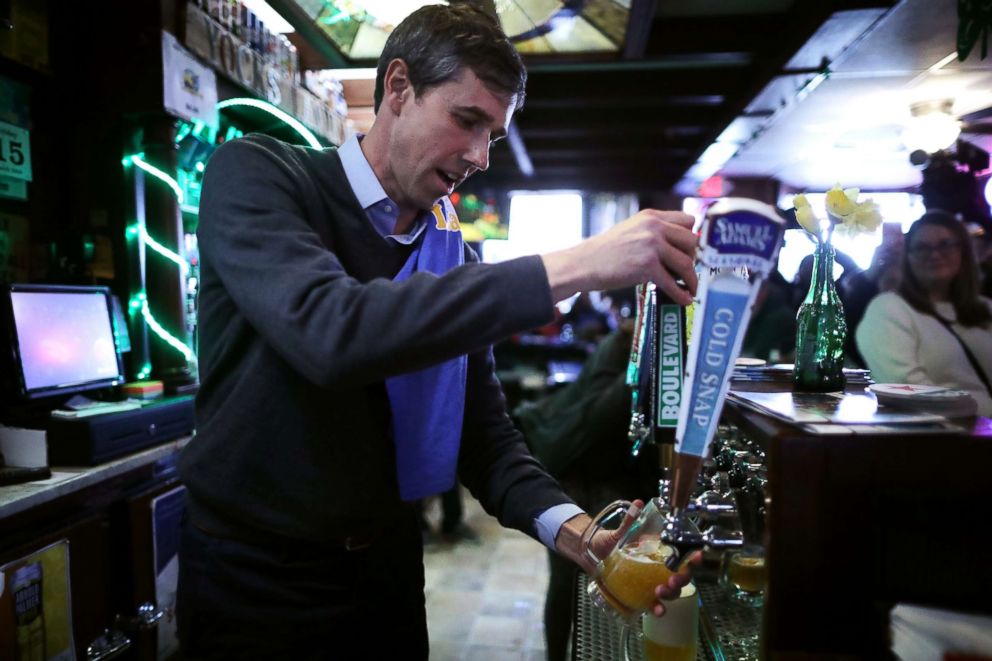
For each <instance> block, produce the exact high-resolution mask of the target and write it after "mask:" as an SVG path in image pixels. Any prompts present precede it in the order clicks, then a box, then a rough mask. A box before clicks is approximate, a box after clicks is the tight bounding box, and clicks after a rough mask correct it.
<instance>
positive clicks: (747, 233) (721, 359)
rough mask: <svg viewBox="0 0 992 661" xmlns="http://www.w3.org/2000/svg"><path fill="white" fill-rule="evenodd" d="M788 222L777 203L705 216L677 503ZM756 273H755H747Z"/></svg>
mask: <svg viewBox="0 0 992 661" xmlns="http://www.w3.org/2000/svg"><path fill="white" fill-rule="evenodd" d="M784 230H785V224H784V222H783V221H782V219H781V218H780V217H779V215H778V213H777V212H776V211H775V209H774V208H773V207H771V206H770V205H767V204H764V203H762V202H757V201H755V200H746V199H740V198H726V199H723V200H720V201H719V202H717V203H716V204H714V205H713V206H712V207H710V209H709V211H708V212H707V214H706V220H705V222H704V224H703V229H702V236H701V239H700V251H699V259H700V262H701V263H702V265H703V270H702V274H701V277H700V280H699V287H698V290H697V297H698V299H699V303H698V304H697V306H696V311H695V313H694V315H693V327H692V334H691V342H690V345H689V357H688V360H687V361H686V378H685V389H684V402H683V405H682V406H681V408H680V410H679V419H678V427H677V429H676V434H675V437H676V441H675V442H676V447H675V451H676V460H675V465H676V475H675V480H674V487H673V492H672V505H673V506H675V507H677V508H680V509H681V508H683V507H685V506H686V505H687V504H688V502H689V498H690V496H691V494H692V490H693V488H694V486H695V482H696V476H697V475H698V474H699V471H700V469H701V465H702V460H703V458H704V457H706V456H708V454H709V446H710V443H711V442H712V440H713V437H714V435H715V432H716V427H717V424H718V422H719V418H720V413H721V412H722V410H723V402H724V400H725V399H726V396H727V391H728V389H729V387H730V376H731V373H732V370H733V367H734V362H735V360H736V359H737V355H738V354H739V353H740V348H741V344H742V343H743V341H744V332H745V330H746V329H747V323H748V321H749V319H750V316H751V308H752V306H753V304H754V299H755V297H756V295H757V292H758V288H759V287H760V285H761V282H762V281H763V279H764V277H765V276H766V275H767V274H768V273H769V272H770V271H771V269H772V268H773V267H774V262H775V258H776V256H777V255H778V250H779V248H780V247H781V245H782V237H783V233H784ZM747 272H749V273H750V276H745V275H744V274H745V273H747Z"/></svg>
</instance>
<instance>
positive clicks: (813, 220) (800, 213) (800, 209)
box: [792, 193, 820, 238]
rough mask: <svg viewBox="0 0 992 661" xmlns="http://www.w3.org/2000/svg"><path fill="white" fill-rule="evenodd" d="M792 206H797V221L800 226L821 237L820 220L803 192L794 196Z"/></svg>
mask: <svg viewBox="0 0 992 661" xmlns="http://www.w3.org/2000/svg"><path fill="white" fill-rule="evenodd" d="M792 206H794V207H795V208H796V222H798V223H799V225H800V227H802V228H803V229H804V230H806V231H807V232H809V233H810V234H812V235H813V236H815V237H817V238H819V236H820V221H819V220H818V219H817V217H816V216H815V215H814V214H813V208H812V207H811V206H810V205H809V200H807V199H806V196H805V195H803V194H801V193H800V194H799V195H796V196H795V197H794V198H792Z"/></svg>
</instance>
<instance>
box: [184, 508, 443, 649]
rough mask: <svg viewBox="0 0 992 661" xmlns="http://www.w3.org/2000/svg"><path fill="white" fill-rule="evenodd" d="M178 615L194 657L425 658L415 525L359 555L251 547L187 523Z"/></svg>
mask: <svg viewBox="0 0 992 661" xmlns="http://www.w3.org/2000/svg"><path fill="white" fill-rule="evenodd" d="M176 611H177V624H178V629H179V640H180V644H181V646H182V652H183V655H184V656H185V657H186V658H190V659H239V660H240V659H293V660H294V661H298V660H300V661H302V660H312V659H368V658H402V659H427V656H428V642H427V617H426V612H425V609H424V565H423V549H422V546H421V536H420V531H419V527H418V525H417V521H416V518H415V517H414V516H413V513H412V512H411V513H410V516H408V517H404V518H403V520H402V521H401V522H400V524H399V525H398V526H397V528H396V529H395V530H394V529H390V530H388V531H386V533H385V534H384V535H382V536H380V537H379V538H378V539H377V541H375V542H374V543H373V544H372V545H371V546H369V547H368V548H365V549H361V550H353V551H349V550H346V549H345V548H343V547H322V548H316V547H313V546H305V545H302V544H300V543H287V544H279V543H272V544H269V543H266V544H265V545H264V546H261V545H257V544H248V543H245V542H242V541H235V540H231V539H223V538H220V537H216V536H213V535H210V534H207V533H206V532H204V531H203V530H201V529H199V528H197V527H196V526H194V525H193V524H192V523H191V522H189V521H188V520H187V521H184V522H183V529H182V537H181V540H180V548H179V591H178V595H177V604H176Z"/></svg>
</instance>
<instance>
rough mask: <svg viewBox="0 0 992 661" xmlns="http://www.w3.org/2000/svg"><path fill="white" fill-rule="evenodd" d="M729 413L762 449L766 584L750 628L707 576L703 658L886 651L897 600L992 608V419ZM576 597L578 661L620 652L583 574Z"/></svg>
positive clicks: (737, 409)
mask: <svg viewBox="0 0 992 661" xmlns="http://www.w3.org/2000/svg"><path fill="white" fill-rule="evenodd" d="M737 388H738V386H737V385H736V384H735V385H734V386H733V387H732V390H734V389H737ZM740 389H741V390H744V389H747V390H760V391H764V392H788V391H789V386H788V385H782V384H768V383H762V384H746V385H744V386H742V387H741V388H740ZM853 390H856V391H857V392H862V391H861V390H860V389H853ZM721 422H722V424H723V425H728V426H730V427H732V428H733V429H734V430H736V432H735V433H738V434H741V435H744V436H746V437H747V438H748V439H749V440H750V441H753V442H756V443H757V445H760V447H761V448H762V449H763V451H764V453H765V455H766V461H767V465H766V473H767V485H766V496H767V498H766V508H767V514H766V517H765V548H766V558H767V563H768V564H767V567H768V584H767V589H766V591H765V604H764V607H763V608H762V609H761V610H760V611H755V613H756V619H755V621H754V622H752V623H751V624H752V625H753V630H752V629H747V628H745V629H744V630H740V629H739V628H737V627H736V625H732V624H730V623H729V621H728V620H726V619H725V618H724V616H723V615H722V614H721V613H720V611H719V608H720V604H721V603H725V602H726V599H725V598H723V597H722V595H721V594H720V591H719V588H717V586H716V585H715V583H714V582H713V581H712V580H710V581H709V582H707V579H706V578H705V577H700V580H698V581H697V586H698V587H699V589H700V595H701V597H702V610H701V620H700V646H699V650H700V652H699V656H698V658H700V659H703V658H707V659H722V658H726V659H739V658H758V656H759V655H760V657H761V658H771V659H775V658H797V657H802V658H803V659H819V658H823V659H826V658H833V659H836V658H851V659H853V658H886V657H887V656H889V641H888V618H889V613H890V611H891V609H892V608H893V607H894V606H895V605H896V604H897V603H910V604H917V605H923V606H933V607H937V608H944V609H948V610H953V611H962V612H972V613H977V614H986V615H988V614H992V600H990V599H989V594H990V593H992V573H990V570H989V561H988V558H989V556H988V549H989V548H990V547H992V527H990V526H989V525H988V505H989V485H990V484H992V420H989V419H986V418H977V419H974V418H973V419H967V420H956V421H954V422H955V423H957V424H960V425H962V426H964V433H941V432H938V433H930V432H927V433H911V434H910V433H905V434H899V433H862V432H861V431H860V430H859V433H858V434H839V435H830V434H814V433H810V432H807V431H804V430H803V429H801V428H800V427H798V426H796V425H793V424H788V423H786V422H784V421H782V420H779V419H777V418H775V417H773V416H771V415H768V414H765V413H762V412H759V411H756V410H754V409H752V408H749V407H746V406H743V405H742V404H740V403H737V402H735V401H733V400H732V399H730V398H728V399H727V402H726V406H725V407H724V410H723V416H722V420H721ZM576 602H577V603H576V610H575V623H576V627H575V631H574V634H573V650H574V658H576V659H583V658H623V657H622V656H621V657H618V656H616V655H617V653H618V649H619V648H618V645H619V642H618V640H619V639H618V633H617V631H616V628H617V627H616V626H615V625H614V626H612V627H611V626H607V625H608V624H609V622H607V621H606V619H605V617H604V616H601V615H599V614H598V613H595V612H593V611H594V610H595V608H594V607H593V606H592V604H591V602H589V599H588V597H586V595H585V583H584V579H583V582H582V583H581V584H580V585H579V586H578V588H577V591H576ZM757 613H760V615H757ZM604 623H605V624H604Z"/></svg>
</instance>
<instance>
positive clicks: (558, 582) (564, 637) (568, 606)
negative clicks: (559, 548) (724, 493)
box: [544, 551, 579, 661]
mask: <svg viewBox="0 0 992 661" xmlns="http://www.w3.org/2000/svg"><path fill="white" fill-rule="evenodd" d="M548 569H549V571H548V593H547V596H546V597H545V599H544V643H545V646H546V647H547V660H548V661H565V659H566V656H565V654H566V651H567V649H568V639H569V638H570V637H571V635H572V611H573V610H574V608H573V600H574V599H575V582H576V580H578V574H579V567H578V565H576V564H575V563H574V562H572V561H571V560H567V559H565V558H563V557H562V556H560V555H558V554H557V553H555V552H554V551H548Z"/></svg>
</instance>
